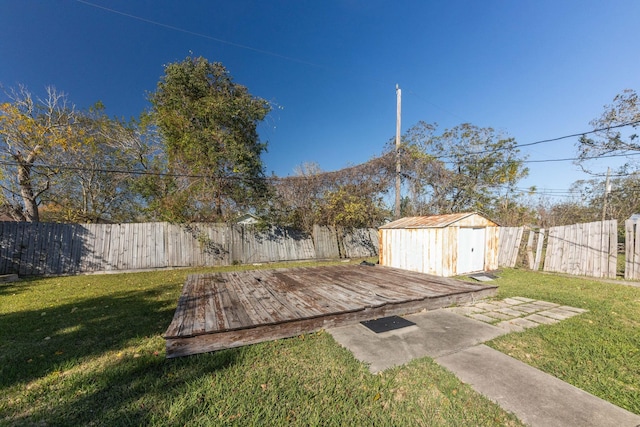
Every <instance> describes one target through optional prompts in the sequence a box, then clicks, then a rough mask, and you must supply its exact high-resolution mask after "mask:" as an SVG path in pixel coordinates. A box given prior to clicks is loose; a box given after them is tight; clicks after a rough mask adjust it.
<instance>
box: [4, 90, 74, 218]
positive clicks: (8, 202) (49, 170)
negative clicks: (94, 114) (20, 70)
mask: <svg viewBox="0 0 640 427" xmlns="http://www.w3.org/2000/svg"><path fill="white" fill-rule="evenodd" d="M5 95H6V98H7V99H6V101H5V102H3V103H1V104H0V160H1V161H2V165H1V172H2V176H1V178H2V180H1V181H0V188H1V190H2V192H1V193H2V194H1V196H0V198H1V200H0V208H1V209H2V211H3V212H4V213H6V214H8V215H10V216H11V217H13V218H14V219H15V220H17V221H28V222H37V221H39V219H40V216H39V211H38V206H39V205H40V203H41V202H42V198H43V196H44V195H45V194H46V193H47V192H48V191H49V190H50V188H51V185H52V182H53V180H54V178H55V176H56V175H57V173H58V170H57V169H56V168H55V167H50V166H48V165H47V164H42V163H41V164H38V162H42V161H43V160H44V161H46V162H47V163H53V164H55V163H56V161H57V159H59V158H61V156H62V154H63V153H68V152H70V151H72V150H73V149H74V148H75V147H77V145H78V144H80V143H81V140H82V138H83V135H82V128H80V127H78V126H77V122H78V114H77V112H76V111H75V109H74V107H73V106H72V105H71V104H69V102H68V100H67V96H66V95H65V94H64V93H62V92H59V91H57V90H56V89H55V88H53V87H48V88H47V89H46V96H45V97H43V98H38V97H34V96H33V95H32V94H31V92H29V90H27V88H26V87H25V86H20V87H19V88H18V89H14V90H10V91H9V92H7V93H6V94H5Z"/></svg>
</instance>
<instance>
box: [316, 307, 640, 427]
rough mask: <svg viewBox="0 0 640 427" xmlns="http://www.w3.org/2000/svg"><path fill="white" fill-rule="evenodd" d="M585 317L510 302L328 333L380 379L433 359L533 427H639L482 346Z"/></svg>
mask: <svg viewBox="0 0 640 427" xmlns="http://www.w3.org/2000/svg"><path fill="white" fill-rule="evenodd" d="M582 312H584V310H582V309H578V308H574V307H567V306H559V305H557V304H552V303H548V302H544V301H535V300H531V299H527V298H509V299H506V300H504V301H497V302H495V301H492V302H479V303H476V304H472V305H467V306H463V307H455V308H450V309H441V310H435V311H429V312H421V313H417V314H412V315H407V316H403V317H404V318H405V319H407V320H410V321H411V322H414V323H415V326H409V327H406V328H402V329H397V330H395V331H389V332H383V333H379V334H376V333H374V332H372V331H371V330H369V329H368V328H366V327H364V326H362V325H361V324H355V325H349V326H344V327H340V328H334V329H329V330H328V331H327V332H329V333H330V334H331V335H332V336H333V337H334V339H335V340H336V341H337V342H339V343H340V344H341V345H343V346H344V347H346V348H348V349H349V350H351V352H352V353H353V354H354V356H355V357H356V358H358V359H359V360H361V361H363V362H365V363H367V364H369V369H370V370H371V372H374V373H375V372H380V371H383V370H385V369H388V368H390V367H393V366H398V365H402V364H405V363H407V362H409V361H411V360H412V359H414V358H419V357H425V356H428V357H431V358H433V359H434V360H435V361H436V362H437V363H439V364H440V365H442V366H444V367H445V368H447V369H449V370H450V371H451V372H453V373H454V374H455V375H456V376H458V378H460V380H462V381H463V382H465V383H467V384H469V385H470V386H471V387H473V388H474V389H475V390H476V391H478V392H479V393H481V394H483V395H485V396H486V397H488V398H489V399H491V400H493V401H494V402H496V403H498V404H499V405H500V406H501V407H502V408H504V409H505V410H507V411H509V412H512V413H514V414H515V415H516V416H517V417H518V418H519V419H520V420H521V421H522V422H524V423H526V424H528V425H531V426H534V427H536V426H541V427H553V426H565V427H571V426H576V427H577V426H580V427H584V426H594V427H595V426H616V427H621V426H629V427H640V416H638V415H635V414H633V413H631V412H629V411H626V410H624V409H622V408H619V407H617V406H615V405H612V404H611V403H609V402H606V401H604V400H602V399H600V398H598V397H595V396H593V395H591V394H589V393H586V392H584V391H582V390H580V389H578V388H576V387H574V386H572V385H570V384H567V383H565V382H563V381H561V380H559V379H557V378H555V377H553V376H551V375H549V374H546V373H544V372H542V371H540V370H538V369H536V368H533V367H531V366H529V365H527V364H525V363H523V362H520V361H518V360H516V359H514V358H512V357H509V356H507V355H505V354H503V353H501V352H499V351H496V350H493V349H491V348H489V347H487V346H485V345H483V344H482V343H483V342H485V341H489V340H491V339H493V338H496V337H498V336H500V335H503V334H506V333H508V332H511V331H520V330H523V329H525V328H530V327H535V326H539V325H540V324H550V323H554V322H558V321H560V320H562V319H566V318H568V317H572V316H576V315H579V314H580V313H582Z"/></svg>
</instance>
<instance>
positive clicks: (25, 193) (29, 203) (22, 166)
mask: <svg viewBox="0 0 640 427" xmlns="http://www.w3.org/2000/svg"><path fill="white" fill-rule="evenodd" d="M18 184H19V185H20V195H21V196H22V201H23V203H24V218H25V220H26V221H28V222H38V221H40V216H39V215H38V203H37V202H36V196H35V193H34V192H33V185H32V184H31V165H30V164H27V163H25V162H18Z"/></svg>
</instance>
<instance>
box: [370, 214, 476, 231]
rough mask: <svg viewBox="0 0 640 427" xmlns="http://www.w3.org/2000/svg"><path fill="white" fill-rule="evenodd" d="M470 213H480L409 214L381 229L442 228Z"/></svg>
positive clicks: (468, 215)
mask: <svg viewBox="0 0 640 427" xmlns="http://www.w3.org/2000/svg"><path fill="white" fill-rule="evenodd" d="M472 215H480V214H478V213H477V212H465V213H454V214H446V215H432V216H410V217H406V218H400V219H398V220H395V221H393V222H390V223H388V224H385V225H383V226H382V227H380V228H381V229H400V228H442V227H447V226H449V225H451V224H453V223H455V222H458V221H460V220H462V219H465V218H467V217H470V216H472Z"/></svg>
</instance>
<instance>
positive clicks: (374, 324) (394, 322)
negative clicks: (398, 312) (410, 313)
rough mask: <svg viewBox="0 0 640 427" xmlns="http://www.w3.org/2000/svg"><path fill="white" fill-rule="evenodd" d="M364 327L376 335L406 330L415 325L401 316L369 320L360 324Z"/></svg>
mask: <svg viewBox="0 0 640 427" xmlns="http://www.w3.org/2000/svg"><path fill="white" fill-rule="evenodd" d="M360 323H361V324H362V325H363V326H366V327H367V328H369V329H371V330H372V331H373V332H375V333H376V334H380V333H382V332H388V331H393V330H396V329H402V328H406V327H407V326H413V325H415V323H413V322H411V321H409V320H407V319H404V318H402V317H400V316H389V317H381V318H379V319H374V320H367V321H365V322H360Z"/></svg>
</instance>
